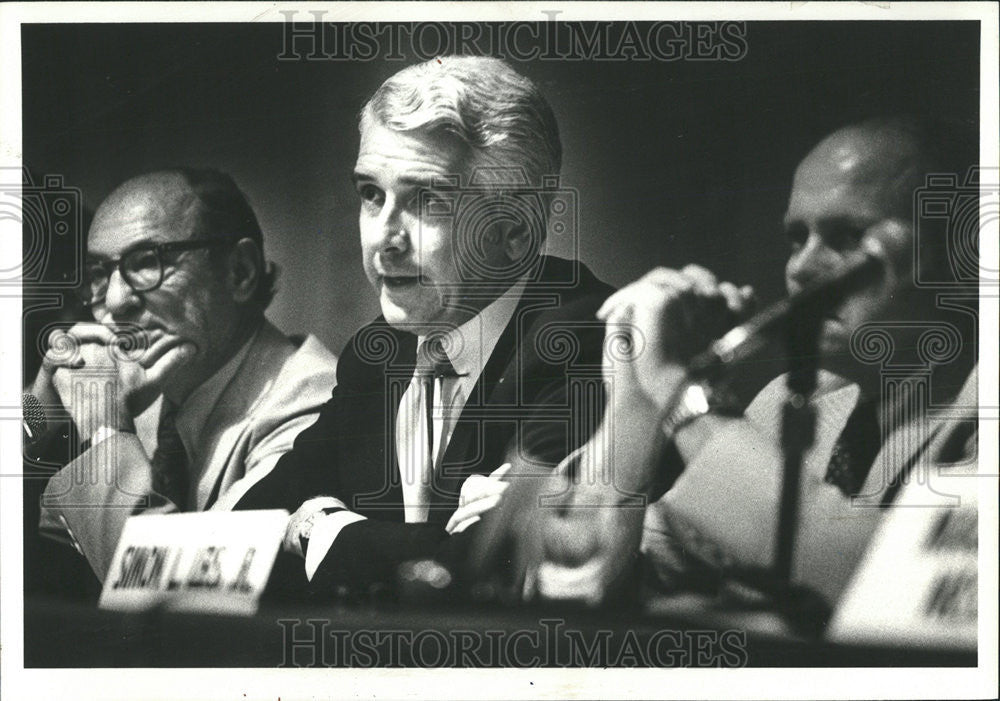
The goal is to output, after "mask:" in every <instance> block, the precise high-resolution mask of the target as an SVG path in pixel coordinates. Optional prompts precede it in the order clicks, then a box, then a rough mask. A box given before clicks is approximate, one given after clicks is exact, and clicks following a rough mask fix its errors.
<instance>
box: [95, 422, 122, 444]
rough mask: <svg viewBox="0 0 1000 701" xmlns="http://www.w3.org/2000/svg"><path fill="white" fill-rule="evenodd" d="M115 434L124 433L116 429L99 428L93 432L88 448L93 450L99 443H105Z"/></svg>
mask: <svg viewBox="0 0 1000 701" xmlns="http://www.w3.org/2000/svg"><path fill="white" fill-rule="evenodd" d="M116 433H125V431H119V430H118V429H116V428H109V427H108V426H101V427H100V428H99V429H97V430H96V431H94V435H92V436H91V437H90V447H91V448H93V447H94V446H95V445H97V444H98V443H100V442H101V441H106V440H107V439H109V438H111V436H113V435H115V434H116Z"/></svg>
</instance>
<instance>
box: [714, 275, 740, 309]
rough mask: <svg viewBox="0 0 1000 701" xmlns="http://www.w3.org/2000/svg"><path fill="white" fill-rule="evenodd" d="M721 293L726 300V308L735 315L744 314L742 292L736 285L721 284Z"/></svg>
mask: <svg viewBox="0 0 1000 701" xmlns="http://www.w3.org/2000/svg"><path fill="white" fill-rule="evenodd" d="M719 292H720V293H721V294H722V296H723V297H724V298H725V300H726V307H727V308H728V309H729V311H730V312H731V313H733V314H740V313H742V312H743V298H742V297H741V296H740V291H739V290H738V289H736V285H734V284H733V283H731V282H722V283H719Z"/></svg>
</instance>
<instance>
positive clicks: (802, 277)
mask: <svg viewBox="0 0 1000 701" xmlns="http://www.w3.org/2000/svg"><path fill="white" fill-rule="evenodd" d="M841 260H842V258H841V256H840V254H838V253H837V252H836V251H835V250H833V249H832V248H830V246H828V245H827V244H826V242H825V241H824V240H823V238H822V237H821V236H820V235H819V234H817V233H816V232H810V234H809V236H808V237H807V238H806V241H805V243H804V244H803V245H802V247H801V248H799V249H798V250H797V251H794V252H793V253H792V255H791V257H790V258H789V259H788V264H787V266H786V267H785V278H786V281H787V284H788V291H789V292H792V293H794V292H798V291H799V290H801V289H803V288H805V287H808V286H809V285H811V284H813V283H814V282H816V280H817V279H820V278H822V277H824V276H826V275H830V274H831V273H832V272H833V271H835V270H836V268H837V266H838V265H839V264H840V262H841Z"/></svg>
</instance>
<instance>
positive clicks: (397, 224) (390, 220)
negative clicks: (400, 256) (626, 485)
mask: <svg viewBox="0 0 1000 701" xmlns="http://www.w3.org/2000/svg"><path fill="white" fill-rule="evenodd" d="M409 220H410V217H408V216H407V214H406V212H405V210H404V208H403V207H401V206H400V203H399V202H397V201H396V200H395V199H388V200H387V201H386V204H385V206H384V207H383V208H382V212H381V216H380V217H379V234H380V240H379V248H380V250H382V251H383V252H386V253H405V252H406V251H408V250H409V248H410V226H411V224H412V222H410V221H409Z"/></svg>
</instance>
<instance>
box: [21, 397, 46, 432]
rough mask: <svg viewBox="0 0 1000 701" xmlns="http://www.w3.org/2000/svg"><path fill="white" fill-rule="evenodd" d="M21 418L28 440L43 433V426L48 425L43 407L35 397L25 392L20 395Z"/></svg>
mask: <svg viewBox="0 0 1000 701" xmlns="http://www.w3.org/2000/svg"><path fill="white" fill-rule="evenodd" d="M21 418H22V420H23V422H24V430H25V432H26V433H27V434H28V438H29V439H34V438H36V437H38V436H40V435H42V434H43V433H44V432H45V426H46V424H47V423H48V420H47V418H46V416H45V407H43V406H42V403H41V402H40V401H38V397H36V396H35V395H33V394H28V393H27V392H25V393H24V394H22V395H21Z"/></svg>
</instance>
